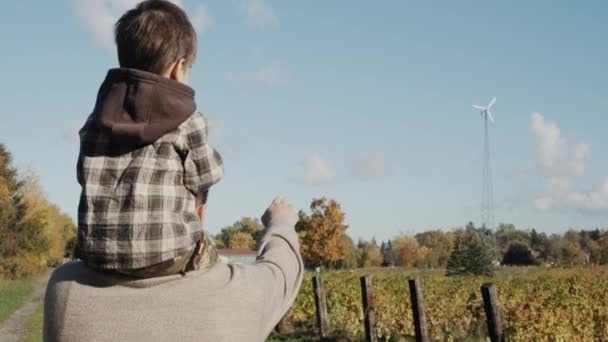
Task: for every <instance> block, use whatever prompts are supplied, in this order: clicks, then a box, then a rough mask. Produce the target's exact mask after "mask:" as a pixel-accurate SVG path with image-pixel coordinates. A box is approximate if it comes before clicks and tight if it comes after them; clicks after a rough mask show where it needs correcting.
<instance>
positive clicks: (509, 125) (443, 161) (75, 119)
mask: <svg viewBox="0 0 608 342" xmlns="http://www.w3.org/2000/svg"><path fill="white" fill-rule="evenodd" d="M136 2H137V1H133V0H87V1H84V0H83V1H68V0H62V1H52V2H51V1H14V2H12V3H11V4H10V5H9V4H5V8H4V9H3V11H2V20H0V39H1V41H2V43H3V45H4V46H3V48H2V51H3V53H2V57H1V61H2V63H1V65H2V78H0V103H2V106H1V107H0V142H2V143H5V144H6V145H7V146H8V148H9V149H10V150H11V151H12V152H13V154H14V157H15V160H16V163H17V165H18V166H19V167H21V168H31V169H33V170H35V172H36V173H38V174H39V176H40V178H41V183H42V185H43V187H44V189H45V190H46V193H47V194H48V197H49V198H50V199H51V200H52V201H53V202H55V203H57V204H58V205H59V206H60V207H61V208H62V209H63V210H64V211H66V212H67V213H69V214H71V215H72V216H73V217H75V214H76V208H77V204H78V196H79V191H80V189H79V186H78V184H77V182H76V177H75V163H76V158H77V153H78V144H77V138H76V131H77V130H78V128H79V127H80V125H81V124H82V122H83V120H84V118H85V117H86V116H87V115H88V113H90V111H91V109H92V107H93V104H94V99H95V95H96V92H97V89H98V87H99V85H100V83H101V81H102V80H103V78H104V76H105V73H106V71H107V69H108V68H111V67H115V66H116V63H117V62H116V58H115V52H114V50H113V45H112V43H111V34H112V31H111V29H112V27H111V25H112V23H113V21H114V20H116V19H117V17H118V16H119V15H120V13H121V12H122V11H124V10H125V9H127V8H129V7H131V6H133V4H134V3H136ZM180 3H181V5H182V6H183V7H184V8H185V9H186V10H187V12H188V13H189V14H190V15H191V17H192V20H193V22H194V23H195V26H196V27H197V30H198V32H199V47H198V49H199V53H198V59H197V62H196V64H195V66H194V68H193V70H192V74H191V76H190V84H191V86H192V87H193V88H195V89H196V91H197V96H196V97H197V102H198V106H199V110H200V111H202V112H204V113H205V114H206V115H207V116H208V117H209V120H210V122H211V124H212V129H211V137H210V142H211V144H212V145H214V146H216V147H217V149H218V150H219V151H220V152H221V153H222V155H223V157H224V160H225V165H226V177H225V178H224V179H223V180H222V182H221V183H220V184H219V185H217V186H216V187H215V188H214V189H213V191H212V192H211V196H210V202H209V213H208V222H207V228H208V229H209V230H210V231H211V232H212V233H216V232H218V231H219V229H220V228H221V227H222V226H225V225H228V224H231V223H232V222H234V221H236V220H238V219H239V218H240V217H242V216H259V215H260V214H261V213H262V212H263V210H264V208H265V207H266V205H267V204H268V203H269V202H270V200H271V199H272V197H273V196H274V195H276V194H283V195H285V196H287V197H288V199H290V200H291V201H292V202H293V203H294V205H295V206H296V207H297V208H302V209H306V208H307V207H308V205H309V203H310V200H311V199H312V198H313V197H319V196H328V197H331V198H335V199H336V200H338V201H339V202H340V203H341V204H342V205H343V209H344V210H345V212H346V214H347V223H348V224H349V225H350V226H351V227H350V228H349V231H348V232H349V234H350V235H351V236H353V237H364V238H368V239H369V238H371V237H372V236H375V237H376V238H377V239H378V240H380V239H387V238H390V237H393V236H395V235H397V234H400V233H408V234H409V233H415V232H419V231H423V230H428V229H437V228H439V229H450V228H453V227H457V226H461V225H464V224H465V223H466V222H468V221H469V220H473V221H475V222H479V220H480V209H479V202H480V199H481V179H480V176H481V166H480V161H481V154H482V120H481V118H480V116H479V113H478V112H476V110H474V109H473V108H472V107H471V105H472V104H482V105H483V104H485V103H487V102H488V101H489V100H490V99H491V98H492V97H493V96H496V97H497V98H498V100H497V102H496V104H495V106H494V108H493V113H494V115H495V117H496V125H494V126H492V127H491V136H492V149H493V169H494V194H495V205H496V213H495V216H496V221H497V222H509V223H514V224H516V225H518V226H520V227H522V228H532V227H535V228H537V229H539V230H542V231H546V232H561V231H564V230H566V229H568V228H570V227H575V228H595V227H608V158H606V156H607V153H606V151H607V150H608V135H606V134H605V133H604V131H605V129H606V126H607V125H606V124H607V123H608V110H607V107H608V84H607V80H608V63H606V61H607V60H608V46H607V44H605V43H604V42H605V35H606V32H608V5H607V4H606V3H605V2H603V1H586V2H571V1H534V2H529V1H512V2H508V3H506V2H505V3H496V2H482V1H458V2H453V1H452V2H447V1H446V2H443V3H435V4H434V5H435V6H430V4H427V3H423V2H407V1H384V2H381V3H374V4H375V5H374V4H372V2H368V1H367V2H366V1H331V2H321V1H318V2H310V1H299V2H296V1H269V0H265V1H264V0H231V1H195V0H181V2H180Z"/></svg>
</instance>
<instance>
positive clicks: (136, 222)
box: [77, 0, 223, 278]
mask: <svg viewBox="0 0 608 342" xmlns="http://www.w3.org/2000/svg"><path fill="white" fill-rule="evenodd" d="M115 30H116V31H115V34H116V45H117V50H118V61H119V64H120V68H118V69H111V70H110V71H109V72H108V74H107V76H106V79H105V80H104V82H103V84H102V85H101V87H100V89H99V93H98V95H97V101H96V104H95V108H94V110H93V113H92V114H91V115H90V116H89V118H88V119H87V122H86V123H85V125H84V127H83V128H82V129H81V130H80V155H79V158H78V164H77V176H78V182H79V183H80V185H81V186H82V193H81V196H80V203H79V207H78V253H79V255H80V258H81V259H82V260H83V261H84V262H85V263H86V265H88V266H89V267H91V268H94V269H98V270H104V271H108V272H117V273H121V274H127V275H132V276H136V277H143V278H147V277H156V276H164V275H171V274H177V273H182V274H183V273H185V272H187V271H190V270H194V269H200V268H206V267H209V266H211V265H212V264H213V263H214V262H215V261H216V260H217V252H216V251H215V248H214V247H213V245H212V243H211V241H210V240H209V239H208V237H207V236H206V234H205V232H204V230H203V227H202V220H203V218H204V211H205V204H206V199H207V194H208V190H209V188H210V187H211V186H212V185H214V184H215V183H217V182H218V181H219V180H220V179H221V178H222V176H223V163H222V159H221V157H220V155H219V154H218V153H217V152H216V151H214V150H213V149H212V148H211V147H210V146H209V145H208V144H207V124H206V121H205V119H204V118H203V117H202V116H201V115H200V114H199V113H197V112H196V104H195V102H194V90H193V89H192V88H190V87H188V86H187V85H186V82H187V80H188V73H189V70H190V67H191V65H192V63H193V62H194V59H195V56H196V33H195V31H194V29H193V27H192V25H191V23H190V21H189V20H188V17H187V16H186V14H185V13H184V11H183V10H182V9H180V8H179V7H178V6H176V5H174V4H172V3H170V2H168V1H163V0H148V1H144V2H142V3H140V4H139V5H137V7H135V8H134V9H132V10H130V11H128V12H127V13H125V14H124V15H123V16H122V17H121V18H120V19H119V20H118V22H117V23H116V27H115Z"/></svg>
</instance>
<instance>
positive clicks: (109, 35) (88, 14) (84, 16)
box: [72, 0, 211, 52]
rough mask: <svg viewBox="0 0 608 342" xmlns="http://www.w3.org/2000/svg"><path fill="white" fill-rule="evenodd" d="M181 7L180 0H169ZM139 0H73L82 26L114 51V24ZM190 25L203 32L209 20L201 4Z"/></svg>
mask: <svg viewBox="0 0 608 342" xmlns="http://www.w3.org/2000/svg"><path fill="white" fill-rule="evenodd" d="M169 1H171V2H173V3H175V4H177V5H178V6H180V7H182V8H183V5H182V3H181V1H180V0H169ZM139 2H141V0H73V1H72V3H73V5H74V8H75V10H76V14H77V15H78V17H79V18H80V21H81V23H82V25H83V26H84V28H85V29H86V30H87V31H89V33H91V35H92V36H93V39H94V40H95V43H96V44H97V45H99V46H100V47H102V48H104V49H106V50H108V51H111V52H113V51H114V24H115V23H116V21H117V20H118V19H119V18H120V16H121V15H123V14H124V13H125V12H126V11H127V10H129V9H131V8H134V7H135V6H136V5H137V4H138V3H139ZM191 21H192V25H193V26H194V27H195V29H196V30H197V31H198V32H199V33H202V32H205V30H207V29H208V27H209V25H210V23H211V21H210V19H209V16H208V15H207V11H206V10H205V7H203V5H202V4H199V5H197V7H196V8H195V10H194V12H193V15H192V16H191Z"/></svg>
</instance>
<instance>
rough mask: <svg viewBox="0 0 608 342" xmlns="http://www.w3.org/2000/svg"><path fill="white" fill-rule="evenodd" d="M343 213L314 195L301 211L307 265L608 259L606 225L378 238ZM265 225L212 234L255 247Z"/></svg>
mask: <svg viewBox="0 0 608 342" xmlns="http://www.w3.org/2000/svg"><path fill="white" fill-rule="evenodd" d="M347 229H348V225H346V224H345V213H344V212H343V211H342V209H341V206H340V204H339V203H338V202H337V201H336V200H333V199H326V198H320V199H313V200H312V202H311V205H310V213H307V212H305V211H300V212H299V221H298V223H297V225H296V231H297V232H298V234H299V237H300V244H301V252H302V255H303V258H304V260H305V263H306V264H307V266H308V267H311V268H315V267H317V266H323V267H326V268H333V269H354V268H360V267H382V266H384V267H391V266H400V267H415V268H429V269H446V270H447V271H446V272H447V274H448V275H458V274H468V273H472V274H486V275H490V274H492V272H493V269H494V267H495V266H498V265H541V264H543V265H547V266H562V265H584V264H598V265H599V264H608V231H607V230H606V229H599V228H596V229H592V230H585V229H582V230H581V229H579V230H574V229H571V230H568V231H567V232H565V233H563V234H546V233H543V232H538V231H537V230H535V229H519V228H517V227H515V226H514V225H513V224H505V223H501V224H499V226H498V227H497V229H496V230H490V229H487V228H485V227H483V226H482V227H476V226H475V225H474V224H473V223H472V222H469V223H468V224H467V225H465V226H464V227H460V228H455V229H451V230H447V231H446V230H430V231H425V232H421V233H417V234H414V235H398V236H395V237H394V238H392V239H389V240H387V241H381V242H380V243H378V242H377V241H376V239H375V238H372V239H371V240H370V241H367V240H364V239H359V240H357V241H356V242H355V241H353V240H352V239H351V238H350V237H349V236H348V235H347V233H346V231H347ZM263 232H264V230H263V226H262V225H261V223H260V222H259V220H257V219H254V218H248V217H246V218H243V219H241V220H240V221H237V222H235V224H233V225H231V226H228V227H224V228H223V229H222V230H221V232H220V233H219V234H218V235H217V236H216V245H217V246H218V247H219V248H247V249H256V248H257V247H258V246H259V243H260V241H261V238H262V235H263Z"/></svg>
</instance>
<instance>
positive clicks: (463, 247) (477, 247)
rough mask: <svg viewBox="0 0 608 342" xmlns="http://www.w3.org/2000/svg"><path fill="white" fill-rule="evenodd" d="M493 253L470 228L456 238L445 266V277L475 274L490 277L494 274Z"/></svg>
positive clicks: (474, 230) (480, 236) (477, 233)
mask: <svg viewBox="0 0 608 342" xmlns="http://www.w3.org/2000/svg"><path fill="white" fill-rule="evenodd" d="M492 260H493V252H492V250H491V248H490V247H489V246H488V244H487V243H486V242H485V241H484V239H483V238H482V235H481V234H480V233H479V231H477V230H476V229H474V228H473V227H472V226H468V227H467V228H466V229H465V230H464V232H461V233H460V234H458V236H457V237H456V240H455V242H454V250H453V251H452V254H451V255H450V259H449V260H448V265H447V271H446V275H447V276H455V275H465V274H475V275H487V276H491V275H492V274H493V273H494V265H493V264H492Z"/></svg>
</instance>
